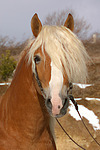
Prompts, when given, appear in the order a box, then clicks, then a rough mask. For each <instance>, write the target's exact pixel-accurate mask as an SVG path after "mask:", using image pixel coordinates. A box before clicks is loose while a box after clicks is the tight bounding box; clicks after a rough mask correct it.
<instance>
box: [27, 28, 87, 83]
mask: <svg viewBox="0 0 100 150" xmlns="http://www.w3.org/2000/svg"><path fill="white" fill-rule="evenodd" d="M30 42H32V40H31V41H30ZM40 46H42V50H43V48H44V49H45V51H46V52H47V53H48V55H49V56H50V58H51V61H53V62H54V63H55V65H56V66H57V67H58V68H59V69H60V70H62V68H63V67H62V66H64V68H65V70H66V73H67V75H68V79H69V81H70V82H82V83H83V82H85V81H86V78H87V67H86V61H87V60H88V58H89V56H88V54H87V52H86V50H85V48H84V46H83V44H82V42H81V41H80V40H79V39H78V38H77V37H76V35H75V34H74V33H72V32H71V31H70V30H69V29H68V28H66V27H64V26H61V27H58V26H43V27H42V30H41V32H40V33H39V35H38V37H37V38H36V39H35V40H34V43H33V45H32V47H31V49H30V51H29V61H32V56H33V55H34V52H35V51H36V50H37V49H38V48H39V47H40Z"/></svg>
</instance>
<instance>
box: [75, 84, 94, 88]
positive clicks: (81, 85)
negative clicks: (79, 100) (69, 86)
mask: <svg viewBox="0 0 100 150" xmlns="http://www.w3.org/2000/svg"><path fill="white" fill-rule="evenodd" d="M73 85H77V86H78V87H80V88H81V89H85V88H86V87H89V86H93V84H80V83H73Z"/></svg>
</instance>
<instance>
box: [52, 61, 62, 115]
mask: <svg viewBox="0 0 100 150" xmlns="http://www.w3.org/2000/svg"><path fill="white" fill-rule="evenodd" d="M49 86H50V92H51V93H50V94H51V103H52V114H53V115H57V114H59V113H60V109H61V108H62V107H63V105H62V100H61V98H60V95H59V94H60V92H61V89H62V86H63V74H62V72H61V70H59V69H58V68H57V67H56V66H55V64H54V63H53V62H51V80H50V82H49Z"/></svg>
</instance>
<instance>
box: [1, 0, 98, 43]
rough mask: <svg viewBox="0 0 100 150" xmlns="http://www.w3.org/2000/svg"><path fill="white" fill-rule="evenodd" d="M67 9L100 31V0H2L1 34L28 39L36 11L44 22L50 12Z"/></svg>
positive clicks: (18, 38) (17, 38)
mask: <svg viewBox="0 0 100 150" xmlns="http://www.w3.org/2000/svg"><path fill="white" fill-rule="evenodd" d="M66 9H72V10H74V12H75V13H76V15H77V16H79V17H84V19H85V20H86V21H87V23H88V24H90V25H91V31H92V32H99V33H100V0H0V36H2V37H4V36H8V37H9V38H11V39H16V40H17V41H20V40H24V39H27V38H29V37H30V36H32V32H31V27H30V22H31V18H32V16H33V15H34V13H38V15H39V18H40V20H41V21H42V22H44V21H45V18H46V16H48V14H52V13H53V12H55V11H56V12H60V11H62V10H66ZM68 13H69V12H68Z"/></svg>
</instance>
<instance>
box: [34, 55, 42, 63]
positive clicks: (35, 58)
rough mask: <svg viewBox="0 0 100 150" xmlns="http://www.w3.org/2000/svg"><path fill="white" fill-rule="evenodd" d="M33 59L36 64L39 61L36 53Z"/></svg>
mask: <svg viewBox="0 0 100 150" xmlns="http://www.w3.org/2000/svg"><path fill="white" fill-rule="evenodd" d="M34 61H35V63H36V64H38V63H39V62H40V61H41V58H40V56H38V55H36V56H34Z"/></svg>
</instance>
